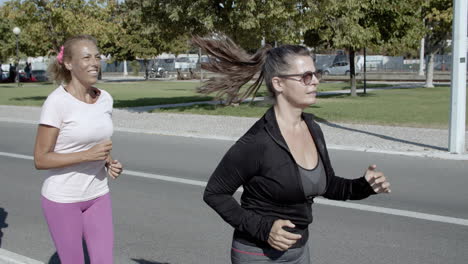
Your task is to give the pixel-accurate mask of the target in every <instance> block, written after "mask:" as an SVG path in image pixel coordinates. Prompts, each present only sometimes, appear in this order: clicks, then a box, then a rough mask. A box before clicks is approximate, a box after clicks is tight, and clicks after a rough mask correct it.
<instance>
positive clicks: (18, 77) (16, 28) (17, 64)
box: [13, 27, 21, 87]
mask: <svg viewBox="0 0 468 264" xmlns="http://www.w3.org/2000/svg"><path fill="white" fill-rule="evenodd" d="M13 33H14V34H15V35H16V78H17V79H16V80H15V81H16V83H17V84H18V87H19V80H20V76H19V52H18V36H19V34H20V33H21V29H20V28H19V27H14V28H13Z"/></svg>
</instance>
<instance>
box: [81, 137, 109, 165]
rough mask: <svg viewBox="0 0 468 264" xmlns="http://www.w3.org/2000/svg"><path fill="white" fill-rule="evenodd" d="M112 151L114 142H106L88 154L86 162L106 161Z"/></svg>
mask: <svg viewBox="0 0 468 264" xmlns="http://www.w3.org/2000/svg"><path fill="white" fill-rule="evenodd" d="M111 150H112V141H111V140H106V141H103V142H101V143H99V144H96V145H94V146H93V147H92V148H90V149H88V150H87V151H86V152H85V153H86V161H97V160H106V159H107V156H109V154H110V152H111Z"/></svg>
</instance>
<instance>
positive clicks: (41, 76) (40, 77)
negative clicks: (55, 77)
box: [31, 70, 49, 82]
mask: <svg viewBox="0 0 468 264" xmlns="http://www.w3.org/2000/svg"><path fill="white" fill-rule="evenodd" d="M31 79H33V80H34V81H37V82H47V81H48V80H49V78H48V77H47V71H46V70H32V71H31Z"/></svg>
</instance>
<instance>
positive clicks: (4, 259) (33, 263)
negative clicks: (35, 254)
mask: <svg viewBox="0 0 468 264" xmlns="http://www.w3.org/2000/svg"><path fill="white" fill-rule="evenodd" d="M0 264H44V262H41V261H38V260H35V259H32V258H28V257H25V256H23V255H19V254H16V253H14V252H11V251H8V250H5V249H2V248H0Z"/></svg>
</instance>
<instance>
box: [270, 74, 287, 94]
mask: <svg viewBox="0 0 468 264" xmlns="http://www.w3.org/2000/svg"><path fill="white" fill-rule="evenodd" d="M271 83H272V84H273V89H274V90H275V92H276V93H278V94H280V93H282V92H283V89H284V84H283V80H282V79H281V78H279V77H273V78H272V79H271Z"/></svg>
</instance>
